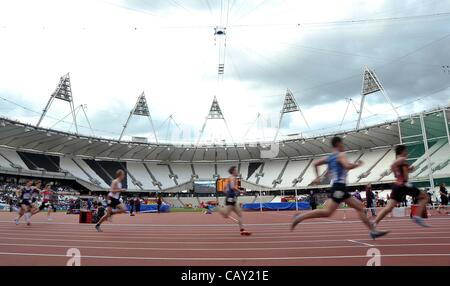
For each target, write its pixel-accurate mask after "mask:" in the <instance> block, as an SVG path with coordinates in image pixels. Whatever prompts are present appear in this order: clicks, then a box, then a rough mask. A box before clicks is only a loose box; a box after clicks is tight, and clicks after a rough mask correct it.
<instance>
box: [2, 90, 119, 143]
mask: <svg viewBox="0 0 450 286" xmlns="http://www.w3.org/2000/svg"><path fill="white" fill-rule="evenodd" d="M0 99H1V100H3V101H5V102H8V103H10V104H12V105H15V106H17V107H20V108H21V109H23V110H26V111H29V112H31V113H34V114H36V115H41V114H42V112H41V111H36V110H34V109H31V108H28V107H26V106H23V105H21V104H19V103H17V102H14V101H12V100H9V99H7V98H5V97H3V96H0ZM45 117H47V118H50V119H53V120H56V121H58V120H60V118H56V117H53V116H51V115H48V114H47V115H46V116H45ZM61 122H64V123H66V124H71V123H72V122H69V121H64V120H62V121H61ZM78 127H81V128H86V129H88V128H89V127H88V126H83V125H79V124H78ZM92 130H94V131H98V132H102V133H106V134H110V135H117V134H118V133H116V132H112V131H106V130H102V129H95V128H92Z"/></svg>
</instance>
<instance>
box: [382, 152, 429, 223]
mask: <svg viewBox="0 0 450 286" xmlns="http://www.w3.org/2000/svg"><path fill="white" fill-rule="evenodd" d="M395 156H396V159H395V161H394V163H393V164H392V165H391V170H392V172H393V173H394V176H395V182H394V184H393V185H392V192H391V195H390V197H389V201H388V203H387V205H386V207H384V208H383V209H382V210H381V211H380V213H379V214H378V217H377V218H376V219H375V224H378V223H380V221H381V220H382V219H383V218H384V217H385V216H386V215H387V214H388V213H390V212H391V211H392V210H393V209H394V208H395V207H396V206H397V204H398V203H400V202H402V201H403V200H404V198H405V197H406V196H407V195H408V196H412V197H415V198H417V199H418V200H419V207H418V208H417V212H416V215H413V216H412V220H413V221H414V222H415V223H417V224H418V225H420V226H423V227H428V225H427V224H425V222H424V219H423V218H422V217H421V216H420V215H421V214H423V213H424V211H425V210H426V206H427V202H428V196H427V194H426V193H425V192H422V191H420V190H419V189H418V188H416V187H414V186H413V185H412V184H411V183H409V182H408V177H409V173H411V172H413V171H414V168H413V167H411V166H409V164H408V163H407V159H408V151H407V149H406V146H405V145H399V146H397V147H396V148H395ZM417 214H419V215H417Z"/></svg>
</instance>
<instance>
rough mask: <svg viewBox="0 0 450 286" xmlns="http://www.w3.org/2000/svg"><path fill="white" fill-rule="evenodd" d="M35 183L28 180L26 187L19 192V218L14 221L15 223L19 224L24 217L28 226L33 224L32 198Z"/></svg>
mask: <svg viewBox="0 0 450 286" xmlns="http://www.w3.org/2000/svg"><path fill="white" fill-rule="evenodd" d="M32 186H33V181H32V180H27V181H26V183H25V186H24V187H23V188H22V189H20V190H19V191H18V192H17V196H18V197H19V216H18V217H17V218H16V219H14V222H15V223H16V225H17V224H19V221H20V218H21V217H22V216H24V218H25V222H26V223H27V225H30V224H31V221H30V218H31V213H30V211H31V204H32V203H31V196H32V192H33V187H32Z"/></svg>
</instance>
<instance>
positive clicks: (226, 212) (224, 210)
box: [218, 206, 232, 218]
mask: <svg viewBox="0 0 450 286" xmlns="http://www.w3.org/2000/svg"><path fill="white" fill-rule="evenodd" d="M231 208H232V206H225V207H223V208H219V209H218V212H219V213H220V214H221V215H222V216H223V217H224V218H228V216H229V215H230V213H231V211H232V209H231Z"/></svg>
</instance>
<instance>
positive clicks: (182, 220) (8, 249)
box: [0, 212, 450, 266]
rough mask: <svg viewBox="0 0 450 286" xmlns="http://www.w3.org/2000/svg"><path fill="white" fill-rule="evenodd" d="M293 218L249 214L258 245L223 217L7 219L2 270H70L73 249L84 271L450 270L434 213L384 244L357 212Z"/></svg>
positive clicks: (2, 227) (3, 217)
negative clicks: (374, 257) (294, 221)
mask: <svg viewBox="0 0 450 286" xmlns="http://www.w3.org/2000/svg"><path fill="white" fill-rule="evenodd" d="M292 214H293V213H292V212H263V213H259V212H255V213H253V212H251V213H249V212H247V213H244V219H245V222H246V224H247V229H248V230H249V231H251V232H253V235H252V236H250V237H241V236H240V235H239V233H238V231H237V226H236V224H235V223H234V222H233V220H232V219H228V220H225V219H223V218H222V217H220V216H219V215H218V214H212V215H204V214H201V213H169V214H159V215H158V214H140V215H138V216H135V217H130V216H128V215H118V216H115V217H114V219H113V220H114V221H113V222H112V223H105V224H104V226H103V230H104V232H103V233H98V232H97V231H95V230H94V227H93V225H85V224H78V216H76V215H65V214H61V213H58V214H53V220H52V221H47V219H46V215H45V214H38V215H36V216H34V217H33V224H32V225H31V226H26V225H25V224H24V223H23V222H22V223H21V224H20V225H19V226H16V225H14V223H13V222H12V220H13V218H14V216H15V213H0V265H60V266H63V265H66V263H67V261H68V259H69V257H67V256H66V254H67V250H68V249H70V248H78V249H79V250H80V252H81V265H101V266H104V265H160V266H166V265H192V266H193V265H206V266H213V265H219V266H220V265H230V266H237V265H241V266H259V265H262V266H277V265H366V263H367V261H368V260H369V259H370V257H367V256H366V255H367V251H368V250H369V249H372V248H377V249H378V250H379V251H380V252H381V265H441V266H443V265H444V266H450V216H444V215H437V214H434V213H433V216H432V218H431V219H429V221H428V223H429V224H430V226H431V227H430V228H421V227H419V226H417V225H415V224H413V223H412V222H410V220H409V219H408V218H388V219H386V220H385V221H384V222H382V224H381V225H380V229H388V230H391V231H392V232H391V233H390V234H389V235H388V236H386V237H384V238H381V239H379V240H376V241H373V240H371V239H370V238H369V237H368V231H367V230H366V229H365V227H364V226H363V224H362V223H360V222H359V221H357V220H356V219H355V217H354V215H353V213H351V212H347V218H346V219H343V218H342V213H338V214H337V215H336V216H335V217H332V218H331V219H317V220H312V221H308V222H305V223H302V224H300V225H299V226H298V228H297V229H296V230H295V231H294V232H290V231H289V229H288V223H289V222H290V220H291V217H292Z"/></svg>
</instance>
